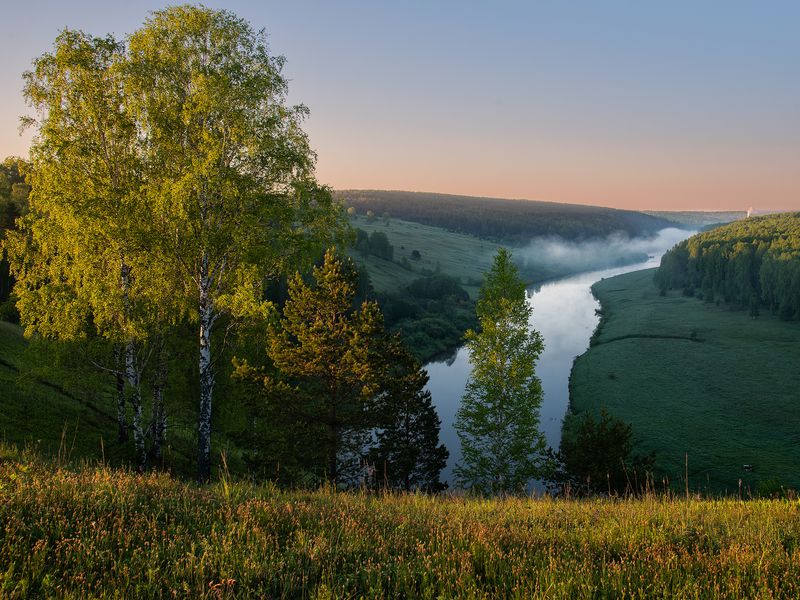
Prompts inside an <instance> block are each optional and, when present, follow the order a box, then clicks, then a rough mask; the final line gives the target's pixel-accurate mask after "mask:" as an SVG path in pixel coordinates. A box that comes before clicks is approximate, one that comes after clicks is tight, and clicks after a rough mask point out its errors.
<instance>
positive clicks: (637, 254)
mask: <svg viewBox="0 0 800 600" xmlns="http://www.w3.org/2000/svg"><path fill="white" fill-rule="evenodd" d="M694 233H695V232H693V231H687V230H685V229H677V228H674V227H668V228H666V229H662V230H661V231H659V232H658V233H656V234H655V235H653V236H649V237H635V238H629V237H628V236H626V235H623V234H612V235H610V236H608V237H606V238H604V239H595V240H587V241H581V242H570V241H567V240H565V239H563V238H560V237H538V238H533V239H532V240H531V241H530V243H529V244H528V245H527V246H526V247H524V248H521V249H516V250H515V251H514V255H515V257H516V258H517V260H519V261H520V262H521V263H522V264H524V265H526V266H531V267H533V266H538V267H544V268H547V269H551V270H554V271H559V272H571V273H577V272H581V271H592V270H596V269H604V268H607V267H616V266H621V265H626V264H630V263H634V262H640V261H644V260H647V258H648V257H649V256H654V255H656V256H657V255H660V254H663V253H664V252H665V251H667V250H669V249H670V248H672V247H673V246H674V245H675V244H677V243H678V242H680V241H682V240H685V239H686V238H688V237H690V236H692V235H694Z"/></svg>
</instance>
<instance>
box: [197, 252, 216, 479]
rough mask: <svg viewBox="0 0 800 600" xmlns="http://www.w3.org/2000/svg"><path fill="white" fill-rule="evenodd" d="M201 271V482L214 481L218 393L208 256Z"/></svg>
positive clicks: (198, 466)
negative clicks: (214, 417) (213, 440)
mask: <svg viewBox="0 0 800 600" xmlns="http://www.w3.org/2000/svg"><path fill="white" fill-rule="evenodd" d="M200 268H201V271H200V302H199V306H198V312H199V317H200V357H199V358H200V362H199V367H200V417H199V423H198V438H197V481H198V483H205V482H207V481H208V480H209V479H210V478H211V398H212V394H213V391H214V371H213V366H212V364H211V328H212V327H213V326H214V319H215V316H214V302H213V300H212V299H211V293H210V292H211V279H210V277H209V273H208V255H207V254H205V253H203V258H202V264H201V267H200Z"/></svg>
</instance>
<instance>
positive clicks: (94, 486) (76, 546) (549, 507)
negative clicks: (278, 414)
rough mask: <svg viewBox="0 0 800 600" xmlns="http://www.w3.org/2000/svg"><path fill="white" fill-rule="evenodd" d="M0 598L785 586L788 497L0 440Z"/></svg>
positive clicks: (636, 591)
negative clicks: (524, 488) (113, 453)
mask: <svg viewBox="0 0 800 600" xmlns="http://www.w3.org/2000/svg"><path fill="white" fill-rule="evenodd" d="M0 490H2V500H3V501H2V502H0V530H1V531H3V536H2V537H1V538H0V556H1V557H2V564H3V569H2V570H0V586H1V588H2V590H3V597H8V598H29V597H87V596H91V597H97V598H106V597H108V598H110V597H118V596H119V594H120V591H121V590H123V591H124V593H125V595H126V597H130V598H164V597H194V598H267V597H268V598H278V597H286V598H320V599H321V598H548V599H551V598H617V597H635V598H644V597H648V598H652V597H661V598H688V597H692V598H694V597H717V598H742V597H756V596H758V597H762V596H767V597H771V598H796V597H798V595H800V544H798V540H800V520H798V518H797V510H796V503H795V502H789V501H774V500H773V501H771V500H758V501H752V502H739V501H735V500H726V501H705V500H697V499H688V500H684V499H670V498H663V497H650V498H644V499H638V500H602V499H592V500H563V499H561V500H554V499H548V498H543V499H516V498H506V499H492V500H483V499H469V498H463V497H447V496H439V497H436V496H424V495H415V494H401V495H392V494H387V495H384V494H366V493H336V492H332V491H331V490H328V489H322V490H319V491H307V492H298V491H281V490H278V489H275V488H273V487H270V486H252V485H250V484H247V483H237V482H234V481H231V480H230V479H228V478H223V479H222V480H221V481H218V482H217V483H215V484H212V485H210V486H207V487H202V488H198V487H197V486H196V485H194V484H189V483H185V482H183V481H180V480H177V479H173V478H170V477H169V476H167V475H165V474H157V473H153V474H147V475H141V476H137V475H135V474H133V473H132V472H130V471H127V470H113V469H109V468H107V467H102V466H89V465H86V464H84V465H83V466H79V467H59V466H57V465H53V464H49V463H43V462H41V461H39V460H37V459H36V458H35V457H31V456H27V457H25V456H23V457H20V456H19V455H15V454H13V453H9V451H8V450H6V449H3V448H0Z"/></svg>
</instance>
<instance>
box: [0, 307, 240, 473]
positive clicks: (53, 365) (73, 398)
mask: <svg viewBox="0 0 800 600" xmlns="http://www.w3.org/2000/svg"><path fill="white" fill-rule="evenodd" d="M224 379H225V380H224V381H222V382H221V387H220V390H221V391H220V397H219V403H218V408H219V410H218V413H219V414H218V415H217V416H216V419H215V426H216V427H217V431H218V433H219V435H218V436H217V439H216V440H215V447H217V448H226V449H227V453H228V458H229V462H230V463H231V464H232V467H233V468H236V469H237V470H238V469H242V465H241V460H240V454H241V452H240V450H239V449H238V448H236V446H235V445H232V444H231V442H230V440H229V437H228V435H226V434H228V433H230V431H231V430H232V429H235V428H236V427H235V425H232V424H231V423H230V421H232V420H235V419H237V418H239V417H240V415H239V414H238V412H237V406H236V403H235V401H234V400H235V399H234V398H233V397H231V399H230V400H227V399H226V397H225V396H226V391H227V387H226V385H225V384H226V383H227V378H224ZM146 390H147V388H146V387H145V391H146ZM190 392H191V390H183V393H182V394H179V393H178V392H177V390H168V392H167V401H168V410H169V411H170V414H169V429H168V431H167V444H166V447H165V449H164V464H165V465H166V466H168V468H169V469H170V470H172V471H173V472H176V473H179V474H182V475H186V476H191V474H193V472H194V465H195V463H194V459H195V452H196V450H195V448H196V443H197V441H196V433H195V431H196V422H195V421H194V419H193V417H194V415H195V412H194V410H193V407H194V402H193V398H190V399H187V397H186V396H187V393H190ZM115 393H116V392H115V390H114V382H113V380H112V378H111V376H110V375H108V374H106V373H101V372H99V371H97V370H95V369H93V368H92V367H91V366H89V364H88V362H87V361H86V360H85V359H84V358H83V357H82V356H80V355H79V354H78V353H70V352H69V350H68V349H66V350H65V349H64V348H61V349H60V350H59V351H56V348H52V352H51V351H49V350H48V349H47V348H44V349H39V348H31V347H30V346H29V343H28V341H27V340H26V339H25V338H24V337H23V335H22V329H21V328H20V327H19V326H17V325H14V324H11V323H7V322H4V321H0V440H2V441H3V442H4V443H6V444H9V445H13V446H16V447H20V448H21V447H33V448H36V449H37V451H38V452H40V453H41V454H43V455H45V456H51V457H52V456H61V457H62V458H64V459H82V458H91V459H95V458H97V457H100V456H104V457H105V459H106V460H107V461H108V462H109V464H112V465H121V464H132V462H133V460H134V451H133V442H132V441H128V442H127V443H124V444H120V443H119V442H118V441H117V422H116V396H115ZM131 411H132V409H131V407H130V405H129V406H128V422H129V423H130V420H131V414H132V412H131ZM149 415H150V411H149V404H148V397H147V396H145V404H144V418H145V422H148V421H147V419H149Z"/></svg>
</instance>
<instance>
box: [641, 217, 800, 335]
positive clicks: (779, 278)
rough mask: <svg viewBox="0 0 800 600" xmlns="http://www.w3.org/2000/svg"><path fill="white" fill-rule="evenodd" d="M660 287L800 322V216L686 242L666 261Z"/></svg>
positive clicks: (744, 224)
mask: <svg viewBox="0 0 800 600" xmlns="http://www.w3.org/2000/svg"><path fill="white" fill-rule="evenodd" d="M655 277H656V284H657V285H658V286H659V287H660V288H661V289H662V290H667V289H683V291H684V293H685V294H686V295H688V296H693V295H701V296H702V298H703V299H704V300H706V301H709V302H714V301H724V302H727V303H733V304H738V305H741V306H743V307H749V308H750V314H751V316H753V317H756V316H758V314H759V310H760V308H762V307H763V308H766V309H768V310H769V311H771V312H773V313H775V314H777V315H779V316H780V318H781V319H785V320H796V319H800V213H785V214H780V215H770V216H765V217H751V218H748V219H746V220H744V221H738V222H736V223H731V224H730V225H726V226H724V227H720V228H717V229H713V230H711V231H708V232H706V233H702V234H699V235H696V236H694V237H692V238H689V239H688V240H686V241H684V242H681V243H680V244H678V245H677V246H675V248H673V249H672V250H670V251H669V252H668V253H667V254H665V255H664V257H663V258H662V259H661V267H660V268H659V270H658V271H657V273H656V276H655Z"/></svg>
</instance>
